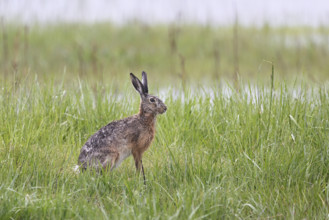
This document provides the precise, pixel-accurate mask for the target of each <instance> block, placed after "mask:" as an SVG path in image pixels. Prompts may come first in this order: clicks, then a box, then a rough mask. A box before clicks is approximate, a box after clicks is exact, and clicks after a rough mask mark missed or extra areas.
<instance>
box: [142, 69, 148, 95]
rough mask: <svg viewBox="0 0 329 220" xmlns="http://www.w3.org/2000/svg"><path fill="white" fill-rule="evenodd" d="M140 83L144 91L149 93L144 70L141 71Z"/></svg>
mask: <svg viewBox="0 0 329 220" xmlns="http://www.w3.org/2000/svg"><path fill="white" fill-rule="evenodd" d="M142 83H143V86H144V92H145V93H149V87H148V85H147V75H146V73H145V72H144V71H143V72H142Z"/></svg>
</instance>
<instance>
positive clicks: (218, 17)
mask: <svg viewBox="0 0 329 220" xmlns="http://www.w3.org/2000/svg"><path fill="white" fill-rule="evenodd" d="M0 18H1V36H0V42H1V46H0V50H1V53H0V54H1V55H0V64H1V70H0V71H1V73H2V74H1V76H2V77H1V80H9V79H11V78H13V77H16V78H17V77H18V78H19V77H23V78H24V77H25V78H27V77H28V78H29V77H30V76H31V75H32V76H33V75H38V77H39V78H40V79H47V78H52V79H54V80H59V81H61V80H63V79H65V81H67V80H70V79H74V78H77V77H79V78H83V79H88V81H91V82H92V81H95V82H97V81H100V80H107V81H112V82H115V81H118V80H121V79H122V76H124V77H126V76H127V73H129V72H135V73H138V74H139V73H140V72H141V71H142V70H145V71H147V72H149V73H152V74H154V76H157V77H154V78H155V79H154V80H153V81H158V84H160V83H165V84H172V83H173V82H175V83H180V82H183V83H196V84H198V83H209V84H211V83H214V82H216V83H218V82H219V81H226V80H228V81H234V80H235V81H236V80H238V79H239V80H243V81H255V80H263V79H268V77H269V75H270V74H271V73H270V72H271V63H273V64H274V67H275V70H276V75H277V76H278V78H279V79H283V80H288V81H289V80H292V81H293V80H295V79H299V78H301V77H302V78H306V79H307V80H310V81H312V82H316V83H322V82H324V81H327V80H328V79H329V62H328V54H329V51H328V49H329V46H328V45H329V26H328V25H329V3H328V2H327V1H324V0H314V1H306V0H290V1H286V0H249V1H245V0H235V1H234V0H217V1H215V0H205V1H195V0H189V1H188V0H178V1H177V0H167V1H151V0H139V1H132V0H108V1H107V0H71V1H66V0H58V1H49V0H0ZM158 76H159V77H160V76H161V80H159V77H158ZM32 78H33V77H32ZM177 79H178V80H177Z"/></svg>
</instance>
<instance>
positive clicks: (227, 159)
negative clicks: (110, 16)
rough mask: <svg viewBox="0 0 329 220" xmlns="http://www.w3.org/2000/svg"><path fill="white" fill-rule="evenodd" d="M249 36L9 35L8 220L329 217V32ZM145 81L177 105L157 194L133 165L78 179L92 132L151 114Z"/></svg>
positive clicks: (10, 28) (125, 31) (158, 152)
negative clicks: (138, 79) (137, 79)
mask: <svg viewBox="0 0 329 220" xmlns="http://www.w3.org/2000/svg"><path fill="white" fill-rule="evenodd" d="M237 30H238V31H237V32H236V33H237V36H235V37H234V27H198V26H174V25H169V26H156V27H152V26H146V25H141V24H130V25H125V26H122V27H117V26H113V25H110V24H95V25H82V24H58V25H48V26H37V25H34V26H31V27H27V28H24V27H23V26H21V25H14V24H4V25H3V27H2V29H1V36H0V86H1V87H0V122H1V123H0V171H1V172H0V180H1V181H0V219H224V218H228V219H234V218H236V219H258V218H260V219H264V218H270V219H271V218H273V219H285V218H288V219H303V218H306V219H326V218H328V213H329V203H328V202H329V185H328V182H329V174H328V170H329V136H328V132H329V97H328V96H329V91H328V89H327V83H326V81H327V80H328V69H329V66H328V65H329V63H328V59H327V58H328V53H329V52H328V51H329V48H328V36H329V29H328V28H327V27H318V28H309V27H296V28H293V27H289V28H288V27H286V28H285V27H280V28H274V27H270V26H267V25H264V26H263V27H260V28H253V27H238V29H237ZM234 39H237V40H234ZM268 61H271V62H273V63H274V66H275V81H274V80H270V72H271V65H269V64H268ZM142 70H145V71H146V72H148V78H149V84H150V85H149V87H150V91H151V94H154V95H159V96H160V98H162V99H164V101H165V103H166V105H167V106H168V111H167V112H166V113H165V114H164V115H161V116H159V118H158V123H157V134H156V137H155V140H154V142H153V144H152V146H151V148H150V149H149V150H148V151H147V152H146V153H145V154H144V158H143V164H144V168H145V172H146V178H147V186H146V187H145V186H144V184H143V179H142V176H138V175H136V171H135V167H134V163H133V160H132V158H129V159H127V160H125V161H124V162H123V163H122V165H121V166H120V167H119V168H118V169H116V170H115V171H114V172H109V173H106V174H104V175H98V174H96V173H94V172H85V173H82V174H76V173H75V172H74V171H73V167H74V166H75V165H76V163H77V158H78V155H79V152H80V149H81V147H82V146H83V144H84V143H85V142H86V140H87V139H88V138H89V137H90V135H92V134H93V133H94V132H95V131H97V130H98V129H99V128H101V127H102V126H104V125H106V124H107V123H108V122H110V121H112V120H115V119H119V118H123V117H127V116H129V115H131V114H134V113H136V112H137V110H138V108H139V96H138V94H137V93H136V92H135V91H134V89H133V87H132V86H131V83H130V81H129V72H134V73H135V74H136V75H139V74H140V72H141V71H142ZM235 70H238V72H239V77H237V76H236V75H235V72H234V71H235ZM225 81H227V82H228V83H225ZM269 81H270V82H272V83H273V82H275V83H274V84H272V83H269ZM246 82H247V83H246ZM248 83H249V84H248ZM230 85H235V86H233V88H232V89H231V87H230ZM271 88H273V90H272V89H271Z"/></svg>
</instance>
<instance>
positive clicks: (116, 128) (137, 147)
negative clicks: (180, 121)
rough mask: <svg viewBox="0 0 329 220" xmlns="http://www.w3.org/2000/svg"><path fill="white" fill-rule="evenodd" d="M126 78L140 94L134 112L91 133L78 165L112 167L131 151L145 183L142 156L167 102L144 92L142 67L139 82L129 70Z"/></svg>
mask: <svg viewBox="0 0 329 220" xmlns="http://www.w3.org/2000/svg"><path fill="white" fill-rule="evenodd" d="M130 78H131V82H132V84H133V86H134V87H135V89H136V90H137V92H138V93H139V94H140V97H141V102H140V107H139V112H138V114H136V115H133V116H130V117H127V118H124V119H121V120H117V121H112V122H110V123H109V124H108V125H106V126H104V127H102V128H101V129H100V130H99V131H97V132H96V133H95V134H94V135H92V136H91V137H90V138H89V139H88V140H87V142H86V143H85V145H84V146H83V147H82V148H81V151H80V156H79V159H78V166H79V167H81V168H82V169H87V168H88V167H90V168H94V169H96V170H97V171H101V170H102V169H106V168H110V170H113V169H114V168H116V167H118V166H119V165H120V163H121V162H122V161H123V160H124V159H126V158H127V157H129V156H130V155H131V154H132V155H133V157H134V160H135V166H136V170H137V172H138V173H140V172H141V171H142V172H143V177H144V183H145V174H144V167H143V164H142V156H143V153H144V152H145V151H146V150H147V149H148V148H149V147H150V145H151V142H152V140H153V138H154V135H155V123H156V116H157V115H158V114H163V113H165V112H166V110H167V106H166V105H165V104H164V103H163V102H162V101H161V100H160V99H159V98H158V97H156V96H153V95H149V94H148V85H147V75H146V73H145V72H144V71H143V72H142V82H141V81H140V80H139V79H138V78H137V77H136V76H135V75H134V74H132V73H130Z"/></svg>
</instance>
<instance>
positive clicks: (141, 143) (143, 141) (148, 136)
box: [137, 130, 154, 151]
mask: <svg viewBox="0 0 329 220" xmlns="http://www.w3.org/2000/svg"><path fill="white" fill-rule="evenodd" d="M153 139H154V130H145V131H144V132H142V133H141V135H140V136H139V138H138V143H137V145H138V148H139V149H141V150H142V151H144V150H146V149H147V148H148V147H149V146H150V145H151V143H152V141H153Z"/></svg>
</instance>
